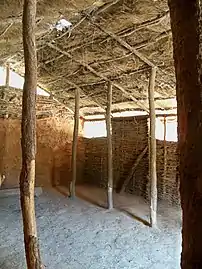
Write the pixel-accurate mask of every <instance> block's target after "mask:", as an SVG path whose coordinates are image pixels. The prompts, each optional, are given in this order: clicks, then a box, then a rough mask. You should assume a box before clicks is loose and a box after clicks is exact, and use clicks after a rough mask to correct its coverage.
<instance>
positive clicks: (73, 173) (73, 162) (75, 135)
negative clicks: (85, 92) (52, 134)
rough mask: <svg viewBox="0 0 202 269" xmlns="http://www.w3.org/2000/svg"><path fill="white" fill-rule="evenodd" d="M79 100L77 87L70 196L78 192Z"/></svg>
mask: <svg viewBox="0 0 202 269" xmlns="http://www.w3.org/2000/svg"><path fill="white" fill-rule="evenodd" d="M79 102H80V90H79V88H76V89H75V112H74V133H73V143H72V165H71V166H72V181H71V184H70V197H72V198H74V197H75V195H76V193H75V189H76V169H77V167H76V164H77V144H78V135H79Z"/></svg>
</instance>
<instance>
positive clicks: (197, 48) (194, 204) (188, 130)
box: [169, 0, 202, 269]
mask: <svg viewBox="0 0 202 269" xmlns="http://www.w3.org/2000/svg"><path fill="white" fill-rule="evenodd" d="M200 5H201V3H200V1H199V0H197V1H196V0H193V1H190V0H185V1H182V0H169V7H170V12H171V27H172V32H173V47H174V60H175V72H176V80H177V85H176V89H177V104H178V137H179V150H180V195H181V205H182V218H183V227H182V257H181V268H183V269H191V268H202V247H201V238H202V217H201V212H202V164H201V157H202V65H201V63H202V22H201V18H202V17H201V6H200Z"/></svg>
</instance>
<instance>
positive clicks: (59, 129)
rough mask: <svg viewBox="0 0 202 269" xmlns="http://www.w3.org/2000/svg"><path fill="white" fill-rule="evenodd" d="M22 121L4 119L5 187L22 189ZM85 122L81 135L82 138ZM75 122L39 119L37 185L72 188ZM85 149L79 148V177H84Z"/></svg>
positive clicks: (0, 156)
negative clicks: (69, 183) (71, 174)
mask: <svg viewBox="0 0 202 269" xmlns="http://www.w3.org/2000/svg"><path fill="white" fill-rule="evenodd" d="M20 124H21V123H20V120H17V119H0V141H1V143H0V173H1V174H4V175H5V176H6V180H5V182H4V184H3V187H4V188H12V187H17V186H19V175H20V169H21V146H20V137H21V134H20V128H21V126H20ZM82 129H83V126H82V122H81V126H80V130H81V132H80V136H81V135H82ZM72 133H73V120H72V119H67V118H63V119H62V118H47V119H39V120H37V155H36V186H46V185H59V184H61V185H68V182H69V180H70V167H71V150H72ZM83 159H84V149H83V143H82V138H80V139H79V147H78V175H79V176H81V175H82V167H83Z"/></svg>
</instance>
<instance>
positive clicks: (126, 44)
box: [90, 20, 155, 67]
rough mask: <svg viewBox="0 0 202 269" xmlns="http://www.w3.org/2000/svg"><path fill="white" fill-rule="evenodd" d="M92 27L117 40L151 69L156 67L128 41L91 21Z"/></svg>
mask: <svg viewBox="0 0 202 269" xmlns="http://www.w3.org/2000/svg"><path fill="white" fill-rule="evenodd" d="M90 22H91V23H92V25H94V26H96V27H97V28H98V29H99V30H100V31H102V32H103V33H105V34H107V35H109V36H110V37H111V38H113V39H114V40H116V41H117V42H118V43H119V44H120V45H121V46H123V47H124V48H126V49H128V50H129V51H131V52H132V53H133V54H135V55H136V56H137V57H138V58H139V59H140V60H141V61H143V62H144V63H146V64H147V65H149V66H150V67H155V64H153V63H152V62H151V61H150V60H149V59H147V58H146V57H145V56H144V55H143V54H142V53H140V52H139V51H138V50H137V49H135V48H133V47H131V46H130V45H129V44H128V43H127V42H126V41H124V40H123V39H122V38H121V37H119V36H117V35H116V34H114V33H112V32H110V31H108V30H106V29H104V28H103V27H101V26H100V25H99V24H97V23H94V22H92V21H91V20H90Z"/></svg>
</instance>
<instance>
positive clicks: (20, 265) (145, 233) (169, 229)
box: [0, 188, 181, 269]
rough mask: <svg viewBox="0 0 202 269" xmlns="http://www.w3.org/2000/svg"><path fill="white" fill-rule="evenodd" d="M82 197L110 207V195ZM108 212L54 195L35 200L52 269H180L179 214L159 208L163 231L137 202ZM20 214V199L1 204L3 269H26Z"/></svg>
mask: <svg viewBox="0 0 202 269" xmlns="http://www.w3.org/2000/svg"><path fill="white" fill-rule="evenodd" d="M78 193H82V195H83V196H85V195H86V196H88V193H91V199H92V200H96V199H95V198H96V197H97V201H99V204H103V205H104V204H105V198H106V197H105V193H104V192H100V191H98V190H95V189H90V190H88V191H87V190H86V188H80V189H79V190H78ZM115 204H116V208H118V209H116V210H113V211H111V212H109V211H108V210H105V209H103V208H101V207H98V206H95V205H92V204H90V203H88V202H85V201H83V200H80V199H76V200H74V201H72V200H70V199H68V198H65V197H64V196H63V195H61V194H59V193H57V192H55V191H48V192H44V193H43V195H41V196H40V197H37V198H36V210H37V221H38V233H39V237H40V245H41V252H42V257H43V261H44V264H45V266H46V268H48V269H98V268H99V269H105V268H106V269H110V268H111V269H112V268H113V269H124V268H125V269H140V268H142V269H147V268H148V269H178V268H180V266H179V263H180V250H181V249H180V245H181V235H180V229H181V228H180V212H179V210H177V209H171V208H169V207H166V206H165V205H160V206H159V214H158V222H159V228H158V229H151V228H149V227H147V226H145V225H144V224H143V223H141V222H138V221H137V220H136V219H135V218H132V217H131V216H129V215H128V214H126V213H124V210H127V211H129V213H130V214H135V215H136V216H137V217H138V218H139V217H140V218H143V219H145V220H147V218H148V212H149V211H148V205H145V204H144V202H143V201H142V200H141V199H140V198H135V197H134V196H128V195H127V196H124V197H123V196H122V197H121V196H116V197H115ZM21 225H22V223H21V212H20V207H19V200H18V198H17V197H9V198H1V199H0V269H24V268H25V262H24V249H23V236H22V226H21Z"/></svg>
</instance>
